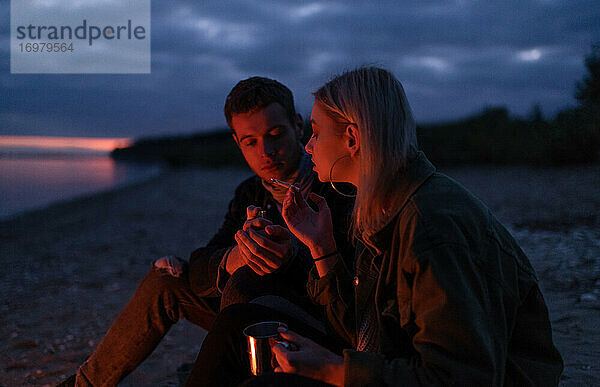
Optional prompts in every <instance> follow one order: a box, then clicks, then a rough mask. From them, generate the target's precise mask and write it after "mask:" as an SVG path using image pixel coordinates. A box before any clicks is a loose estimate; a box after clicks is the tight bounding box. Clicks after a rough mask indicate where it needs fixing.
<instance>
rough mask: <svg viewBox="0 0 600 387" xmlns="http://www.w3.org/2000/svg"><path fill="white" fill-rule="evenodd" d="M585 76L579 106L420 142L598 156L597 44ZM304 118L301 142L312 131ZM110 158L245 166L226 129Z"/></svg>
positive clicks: (490, 153)
mask: <svg viewBox="0 0 600 387" xmlns="http://www.w3.org/2000/svg"><path fill="white" fill-rule="evenodd" d="M585 66H586V68H587V71H588V74H587V75H586V76H585V77H584V79H583V80H582V81H581V82H579V83H578V84H577V85H576V94H575V96H576V98H577V100H578V102H579V105H578V106H576V107H574V108H569V109H566V110H563V111H561V112H559V113H558V114H557V115H556V116H555V117H553V118H551V119H549V120H545V119H544V117H543V116H542V114H541V110H540V108H539V107H538V106H536V107H534V109H533V111H532V113H531V114H530V116H529V117H527V118H519V117H513V116H511V115H510V113H509V112H508V110H507V109H506V108H504V107H490V108H487V109H485V110H484V111H483V112H481V113H479V114H477V115H474V116H472V117H468V118H465V119H461V120H457V121H454V122H448V123H443V124H434V125H421V126H419V127H418V128H417V133H418V136H419V146H420V148H421V149H423V150H424V151H425V153H426V154H427V155H428V157H429V158H430V159H431V160H432V161H433V162H434V163H436V164H439V165H451V164H474V163H485V164H533V165H566V164H578V163H592V162H597V161H598V160H599V159H600V45H595V46H593V48H592V53H591V54H590V55H589V56H588V57H587V58H586V59H585ZM311 132H312V131H311V129H310V124H309V122H308V120H306V121H305V131H304V133H305V135H304V138H303V140H304V143H306V141H308V138H309V137H310V133H311ZM111 155H112V157H114V158H115V159H120V160H123V159H131V160H141V161H164V162H167V163H169V164H171V165H174V166H179V165H188V164H200V165H206V166H221V165H245V162H244V158H243V156H242V154H241V152H240V150H239V149H238V148H237V146H236V144H235V142H234V141H233V139H232V138H231V131H230V130H229V129H221V130H216V131H215V132H213V133H211V134H197V135H192V136H178V137H163V138H154V139H141V140H139V141H136V142H135V143H134V145H132V146H131V147H129V148H124V149H115V150H114V151H113V152H112V154H111Z"/></svg>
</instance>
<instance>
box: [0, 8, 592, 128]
mask: <svg viewBox="0 0 600 387" xmlns="http://www.w3.org/2000/svg"><path fill="white" fill-rule="evenodd" d="M9 28H10V2H9V1H7V0H1V1H0V88H1V90H2V94H1V99H0V135H49V136H50V135H56V136H101V137H130V136H131V137H140V136H156V135H164V134H183V133H191V132H196V131H200V130H208V129H211V128H215V127H222V126H224V125H225V120H224V118H223V114H222V105H223V102H224V99H225V96H226V95H227V93H228V92H229V90H230V89H231V88H232V87H233V86H234V85H235V83H236V82H237V81H239V80H240V79H244V78H247V77H250V76H253V75H262V76H267V77H271V78H275V79H277V80H279V81H281V82H283V83H284V84H286V85H288V86H289V87H290V88H291V89H292V91H293V92H294V94H295V97H296V105H297V108H298V110H299V111H300V112H301V113H303V114H305V115H306V114H309V113H310V109H311V106H312V97H311V94H310V93H311V91H314V90H315V89H316V88H317V87H319V86H320V85H321V84H322V83H324V82H325V81H327V80H328V79H329V78H330V77H331V76H332V75H334V74H336V73H339V72H340V71H343V70H345V69H351V68H353V67H355V66H359V65H365V64H366V65H379V66H383V67H385V68H387V69H389V70H391V71H392V72H393V73H394V74H395V75H396V77H397V78H398V79H399V80H400V81H401V82H402V83H403V85H404V87H405V89H406V93H407V95H408V98H409V101H410V103H411V105H412V108H413V111H414V115H415V117H416V119H417V121H418V122H420V123H429V122H440V121H444V120H452V119H457V118H461V117H464V116H466V115H469V114H472V113H475V112H478V111H480V110H482V109H483V108H485V107H486V106H497V105H503V106H506V107H508V108H509V109H510V111H511V112H512V113H514V114H516V115H521V116H526V115H527V114H528V112H530V111H531V110H532V107H533V106H534V105H535V104H539V105H540V106H541V107H542V110H543V112H544V114H545V115H546V117H551V116H552V115H553V114H554V113H556V112H557V111H558V110H560V109H562V108H565V107H569V106H573V105H575V103H576V101H575V100H574V98H573V94H574V88H575V83H576V82H577V81H578V80H581V79H582V77H583V75H584V74H585V68H584V64H583V61H584V57H585V56H586V55H587V54H589V53H590V50H591V46H592V44H593V43H594V42H600V5H599V4H598V1H597V0H535V1H533V0H480V1H471V0H444V1H437V0H410V1H368V2H367V1H362V2H360V1H297V0H296V1H282V0H271V1H268V0H267V1H264V0H262V1H259V0H249V1H218V2H217V1H192V0H173V1H158V0H155V1H153V2H152V23H151V30H152V31H151V38H152V56H151V58H152V59H151V68H152V71H151V74H139V75H137V74H136V75H97V74H84V75H46V74H36V75H24V74H10V50H9V43H10V29H9Z"/></svg>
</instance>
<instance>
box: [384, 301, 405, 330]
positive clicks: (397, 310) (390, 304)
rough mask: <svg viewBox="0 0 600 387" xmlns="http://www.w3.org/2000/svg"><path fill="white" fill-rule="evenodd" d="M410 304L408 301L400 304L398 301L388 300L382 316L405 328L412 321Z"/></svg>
mask: <svg viewBox="0 0 600 387" xmlns="http://www.w3.org/2000/svg"><path fill="white" fill-rule="evenodd" d="M410 314H411V310H410V302H409V301H408V300H407V301H405V302H402V303H401V304H398V300H396V299H393V300H387V302H386V304H385V307H384V308H383V310H382V312H381V315H382V316H383V317H384V318H390V319H392V320H393V321H394V323H396V324H397V325H400V326H405V325H406V324H408V322H409V321H410Z"/></svg>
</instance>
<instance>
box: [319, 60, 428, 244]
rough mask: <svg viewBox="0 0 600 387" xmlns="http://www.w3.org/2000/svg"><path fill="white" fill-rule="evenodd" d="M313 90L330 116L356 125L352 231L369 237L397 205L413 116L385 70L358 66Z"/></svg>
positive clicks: (412, 145)
mask: <svg viewBox="0 0 600 387" xmlns="http://www.w3.org/2000/svg"><path fill="white" fill-rule="evenodd" d="M313 95H314V96H315V102H318V103H320V104H321V105H322V106H323V108H324V109H325V111H326V112H327V113H328V114H329V115H330V117H331V118H332V119H333V120H334V121H337V122H339V123H341V124H348V123H352V124H355V125H356V126H357V128H358V130H359V133H360V151H359V154H358V157H359V165H360V170H359V181H358V190H357V195H356V200H355V203H354V211H353V216H352V231H353V233H354V234H358V235H362V236H363V237H366V238H368V237H369V236H370V235H372V234H373V233H374V232H376V231H377V230H379V229H380V228H381V227H382V226H384V225H385V223H386V222H387V221H389V219H388V216H389V215H391V214H393V213H394V210H395V209H397V208H396V207H398V206H399V205H400V204H401V203H398V201H399V198H398V195H397V188H398V184H399V175H400V174H402V173H403V172H404V170H405V168H406V166H407V164H408V161H409V159H410V158H411V157H413V156H414V155H415V154H416V150H417V134H416V128H415V121H414V119H413V116H412V112H411V109H410V106H409V104H408V100H407V99H406V95H405V93H404V89H403V88H402V85H401V84H400V82H399V81H398V80H397V79H396V78H395V77H394V76H393V75H392V74H391V73H390V72H388V71H386V70H383V69H380V68H376V67H361V68H358V69H356V70H352V71H348V72H345V73H343V74H342V75H339V76H337V77H335V78H333V79H332V80H331V81H329V82H327V83H326V84H325V85H324V86H322V87H321V88H319V89H318V90H317V91H316V92H315V93H313Z"/></svg>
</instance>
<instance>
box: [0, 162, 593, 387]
mask: <svg viewBox="0 0 600 387" xmlns="http://www.w3.org/2000/svg"><path fill="white" fill-rule="evenodd" d="M447 172H448V174H450V175H451V176H453V177H455V178H456V179H457V180H459V181H460V182H462V183H463V184H464V185H466V186H467V187H468V188H469V189H471V190H472V191H473V192H474V193H475V194H477V195H478V196H479V197H481V198H482V199H483V200H484V201H485V202H486V203H488V205H489V206H490V207H491V208H492V210H493V211H494V212H495V213H496V215H497V216H498V217H499V218H500V219H501V220H502V221H503V222H504V223H505V224H506V225H507V226H508V227H509V229H510V230H511V231H512V232H513V234H514V235H515V237H516V238H517V240H518V241H519V242H520V243H521V245H522V247H523V249H524V250H525V251H526V252H527V253H528V255H529V257H530V259H531V261H532V263H533V265H534V267H535V269H536V271H537V273H538V276H539V278H540V283H541V286H542V290H543V292H544V296H545V298H546V301H547V303H548V306H549V311H550V316H551V321H552V326H553V334H554V340H555V343H556V344H557V346H558V348H559V350H560V351H561V353H562V354H563V357H564V359H565V372H564V375H563V378H562V381H561V384H562V385H565V386H582V385H600V227H599V226H600V217H599V216H598V213H599V212H600V190H598V188H597V187H598V186H600V165H593V166H587V167H573V168H560V169H544V168H526V167H498V168H496V167H478V168H454V169H450V170H448V171H447ZM249 175H250V172H249V171H248V170H239V169H218V170H217V169H213V170H211V169H179V170H172V171H167V172H165V173H163V174H161V175H160V176H158V177H156V178H153V179H151V180H148V181H145V182H142V183H138V184H135V185H132V186H128V187H125V188H121V189H118V190H115V191H111V192H105V193H101V194H97V195H93V196H90V197H86V198H80V199H77V200H74V201H70V202H67V203H61V204H56V205H53V206H51V207H49V208H46V209H43V210H39V211H35V212H31V213H28V214H25V215H22V216H19V217H17V218H14V219H12V220H9V221H5V222H2V223H0V263H1V267H2V269H3V270H1V271H0V299H1V300H2V302H1V303H0V327H1V329H2V330H1V331H0V338H1V339H0V354H1V355H0V386H21V385H31V384H33V385H54V384H55V383H56V382H57V381H59V380H61V379H63V378H64V377H66V376H68V375H70V374H72V373H74V372H75V370H76V368H77V366H78V365H79V364H80V363H81V362H83V361H84V360H85V359H86V358H87V356H89V354H90V353H91V352H92V351H93V349H94V347H95V346H96V345H97V343H98V342H99V341H100V340H101V338H102V336H103V334H104V333H105V332H106V330H107V329H108V327H109V326H110V323H111V321H112V320H113V319H114V317H115V316H116V315H117V314H118V312H119V311H120V309H121V308H122V307H123V305H124V304H125V302H126V301H127V300H128V299H129V297H131V295H132V294H133V292H134V290H135V288H136V286H137V284H138V283H139V281H140V280H141V279H142V278H143V277H144V275H145V274H146V272H147V271H148V269H149V267H150V262H151V261H152V260H153V259H156V258H158V257H160V256H163V255H168V254H174V255H178V256H180V257H184V258H187V257H188V255H189V253H190V252H191V251H192V250H193V249H194V248H196V247H199V246H202V245H203V244H204V243H206V242H207V241H208V239H209V238H210V237H211V236H212V234H213V233H214V232H215V230H216V229H217V228H218V226H219V225H220V224H221V222H222V220H223V215H224V213H225V211H226V208H227V204H228V202H229V200H230V198H231V197H232V195H233V190H234V189H235V187H236V186H237V184H238V183H239V182H240V181H241V180H242V179H243V178H245V177H246V176H249ZM204 335H205V331H204V330H202V329H201V328H199V327H196V326H193V325H192V324H190V323H188V322H186V321H182V322H180V323H179V324H177V325H176V326H175V327H173V328H172V329H171V331H170V332H169V334H168V335H167V337H166V338H165V339H164V340H163V342H162V343H161V345H160V346H159V347H158V348H157V349H156V350H155V352H154V353H153V355H152V356H151V357H150V358H149V359H147V360H146V361H145V362H144V363H143V364H142V366H140V367H139V369H138V370H136V371H135V372H134V373H132V374H131V375H130V376H129V377H127V378H126V380H125V381H123V383H122V384H121V385H123V386H168V385H170V386H175V385H177V383H178V381H177V375H176V368H177V367H178V366H179V365H181V364H182V363H187V362H192V361H193V359H194V358H195V355H196V353H197V351H198V349H199V347H200V345H201V342H202V339H203V337H204Z"/></svg>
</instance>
